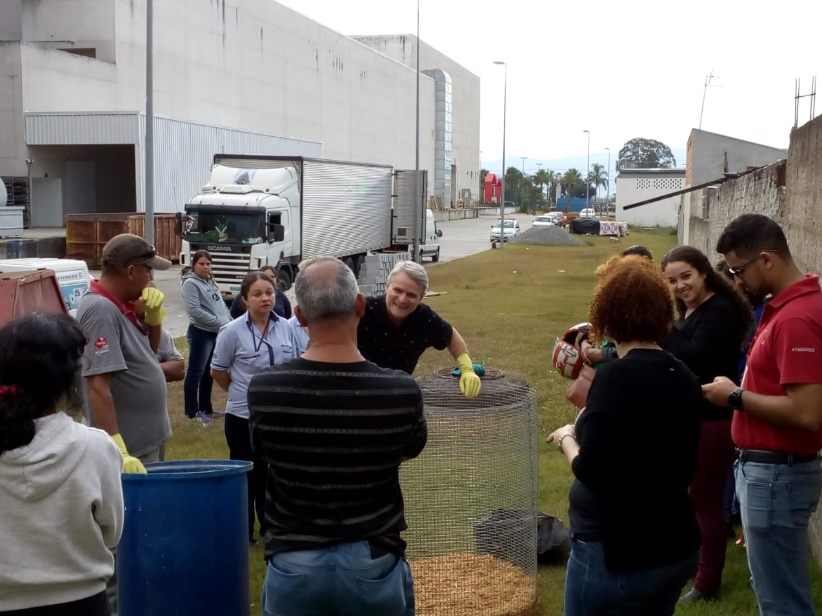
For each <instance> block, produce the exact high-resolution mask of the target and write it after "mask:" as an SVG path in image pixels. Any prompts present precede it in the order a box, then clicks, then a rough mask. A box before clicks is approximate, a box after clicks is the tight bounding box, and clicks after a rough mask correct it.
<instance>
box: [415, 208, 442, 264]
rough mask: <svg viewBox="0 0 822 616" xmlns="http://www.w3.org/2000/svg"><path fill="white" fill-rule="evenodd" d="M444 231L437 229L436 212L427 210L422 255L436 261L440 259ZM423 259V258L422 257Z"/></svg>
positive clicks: (421, 246) (421, 247)
mask: <svg viewBox="0 0 822 616" xmlns="http://www.w3.org/2000/svg"><path fill="white" fill-rule="evenodd" d="M441 237H442V231H440V230H439V229H437V222H436V221H435V220H434V212H432V211H431V210H425V233H423V236H422V243H421V244H420V253H421V254H420V256H421V257H431V261H433V262H434V263H436V262H437V261H439V260H440V238H441ZM420 261H422V258H420Z"/></svg>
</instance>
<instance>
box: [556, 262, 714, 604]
mask: <svg viewBox="0 0 822 616" xmlns="http://www.w3.org/2000/svg"><path fill="white" fill-rule="evenodd" d="M597 273H598V275H599V276H600V280H599V285H598V286H597V289H596V292H595V294H594V298H593V301H592V302H591V306H590V311H589V321H590V323H591V332H592V336H593V337H594V338H597V339H601V338H603V337H607V338H608V339H609V340H611V341H613V342H614V344H615V345H616V347H617V351H618V353H619V357H620V359H619V360H618V361H614V362H609V363H607V364H604V365H603V366H601V367H600V368H599V369H598V370H597V373H596V376H595V377H594V380H593V383H592V384H591V390H590V393H589V395H588V401H587V406H586V408H585V410H584V411H583V412H582V413H581V415H580V416H579V418H578V419H577V423H576V426H574V425H567V426H564V427H562V428H560V429H558V430H557V431H555V432H554V433H553V434H551V435H550V436H549V437H548V442H549V443H553V444H555V445H556V446H557V448H558V449H559V450H560V451H562V452H563V453H564V454H565V456H566V457H567V458H568V462H569V463H570V464H571V468H572V470H573V473H574V476H575V480H574V483H573V485H572V486H571V490H570V493H569V501H570V507H569V518H570V527H571V536H572V550H571V558H570V560H569V562H568V572H567V576H566V582H565V614H566V616H582V615H585V616H597V615H602V616H605V615H606V614H607V615H608V616H619V615H621V614H624V615H626V616H627V615H632V616H633V615H637V614H641V615H646V616H670V615H671V614H673V613H674V609H675V606H676V602H677V599H678V598H679V593H680V591H681V589H682V587H683V586H684V585H685V583H686V582H687V581H688V579H689V578H690V576H691V575H693V573H694V571H695V569H696V565H697V560H698V549H699V541H700V538H699V527H698V525H697V521H696V516H695V515H694V509H693V504H692V503H691V499H690V497H689V495H688V485H689V484H690V482H691V478H692V477H693V474H694V471H695V469H696V455H697V441H698V438H699V418H698V416H697V415H696V414H695V413H694V412H693V409H694V407H695V405H698V404H699V403H700V401H701V399H702V390H701V388H700V385H699V382H698V381H697V379H696V378H695V377H694V375H693V374H691V372H690V371H689V370H688V368H686V367H685V365H684V364H682V363H681V362H680V361H679V360H677V359H675V358H674V357H673V356H672V355H670V354H669V353H667V352H666V351H663V350H662V349H661V348H660V346H659V343H660V342H661V341H662V340H663V339H665V337H666V336H667V335H668V333H669V332H670V329H671V327H672V325H673V322H674V310H673V301H672V298H671V294H670V291H669V290H668V284H667V282H666V280H665V279H664V278H663V276H662V273H661V272H660V271H659V268H658V266H655V265H654V264H653V263H652V262H651V261H649V260H648V259H645V258H643V257H637V256H628V257H617V258H615V259H612V260H611V261H609V262H608V263H607V264H605V265H604V266H602V268H601V269H600V270H599V271H598V272H597ZM661 536H665V537H667V539H666V540H665V541H664V542H662V541H660V540H659V537H661Z"/></svg>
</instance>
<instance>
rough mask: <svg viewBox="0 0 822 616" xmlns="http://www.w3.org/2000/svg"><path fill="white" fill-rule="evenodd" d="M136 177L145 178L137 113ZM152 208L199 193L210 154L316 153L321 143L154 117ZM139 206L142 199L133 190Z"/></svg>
mask: <svg viewBox="0 0 822 616" xmlns="http://www.w3.org/2000/svg"><path fill="white" fill-rule="evenodd" d="M139 118H140V135H141V139H140V152H139V155H140V176H139V177H138V179H137V185H138V186H139V187H142V186H143V185H144V183H145V179H144V176H143V172H142V170H143V169H144V166H145V148H144V146H143V142H142V136H143V135H145V122H146V118H145V116H144V115H140V116H139ZM154 152H155V154H154V210H155V211H156V212H177V211H181V210H182V209H183V205H185V203H186V201H187V200H188V199H190V198H191V197H192V196H194V195H196V194H197V193H199V192H200V189H201V188H202V187H203V185H204V184H206V182H208V176H209V173H210V171H211V165H212V162H213V159H214V155H215V154H220V153H230V154H257V155H268V156H316V157H320V156H322V144H321V143H318V142H316V141H304V140H301V139H291V138H287V137H275V136H272V135H260V134H257V133H249V132H243V131H238V130H232V129H228V128H220V127H217V126H206V125H203V124H194V123H192V122H182V121H180V120H171V119H168V118H154ZM138 192H139V193H140V197H139V199H138V203H139V208H140V210H141V211H142V210H143V209H144V208H145V206H144V201H143V197H142V190H141V189H138Z"/></svg>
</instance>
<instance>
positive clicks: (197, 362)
mask: <svg viewBox="0 0 822 616" xmlns="http://www.w3.org/2000/svg"><path fill="white" fill-rule="evenodd" d="M186 339H187V340H188V370H186V380H185V381H184V382H183V398H184V400H185V412H186V417H194V416H195V415H196V414H197V412H198V411H202V412H203V413H212V412H213V411H214V409H213V407H212V406H211V387H212V385H213V383H214V381H213V380H212V378H211V356H212V355H213V354H214V345H215V344H216V343H217V333H216V332H207V331H205V330H204V329H200V328H199V327H194V326H193V325H189V326H188V331H187V332H186ZM198 395H199V400H198Z"/></svg>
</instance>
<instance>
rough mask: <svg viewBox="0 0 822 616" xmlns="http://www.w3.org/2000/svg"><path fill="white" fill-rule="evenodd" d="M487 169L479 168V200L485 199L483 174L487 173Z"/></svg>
mask: <svg viewBox="0 0 822 616" xmlns="http://www.w3.org/2000/svg"><path fill="white" fill-rule="evenodd" d="M488 173H489V171H488V169H480V175H479V178H480V184H479V202H480V203H482V202H483V201H485V176H486V175H488Z"/></svg>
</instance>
